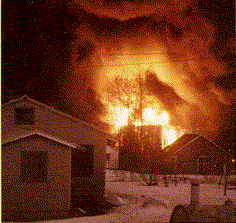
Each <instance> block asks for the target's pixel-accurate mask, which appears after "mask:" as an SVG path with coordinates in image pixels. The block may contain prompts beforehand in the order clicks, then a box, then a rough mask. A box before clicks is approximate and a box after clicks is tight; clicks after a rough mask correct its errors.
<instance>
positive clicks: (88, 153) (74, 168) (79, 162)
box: [71, 145, 94, 177]
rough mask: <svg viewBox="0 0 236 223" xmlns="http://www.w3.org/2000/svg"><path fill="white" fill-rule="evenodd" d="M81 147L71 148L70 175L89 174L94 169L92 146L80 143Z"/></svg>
mask: <svg viewBox="0 0 236 223" xmlns="http://www.w3.org/2000/svg"><path fill="white" fill-rule="evenodd" d="M80 146H81V147H82V149H79V148H76V149H72V152H71V175H72V177H82V176H90V175H92V174H93V171H94V146H93V145H80Z"/></svg>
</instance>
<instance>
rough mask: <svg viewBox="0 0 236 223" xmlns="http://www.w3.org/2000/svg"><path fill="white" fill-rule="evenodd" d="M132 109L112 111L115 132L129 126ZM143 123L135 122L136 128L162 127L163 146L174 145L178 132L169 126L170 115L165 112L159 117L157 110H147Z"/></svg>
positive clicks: (118, 108) (119, 108) (117, 108)
mask: <svg viewBox="0 0 236 223" xmlns="http://www.w3.org/2000/svg"><path fill="white" fill-rule="evenodd" d="M131 112H132V109H127V108H124V107H115V108H113V109H112V113H113V114H112V117H113V120H112V121H113V123H114V127H115V132H117V131H118V130H119V129H120V128H121V127H123V126H126V125H128V119H129V115H130V113H131ZM142 119H143V122H142V123H141V122H137V121H136V122H135V123H134V125H135V126H142V125H143V126H146V125H161V126H162V131H163V135H162V137H163V140H162V141H163V145H162V147H163V148H164V147H165V146H167V145H170V144H171V143H173V142H174V141H175V140H176V139H177V138H178V137H179V134H178V131H177V130H176V129H175V128H174V127H173V126H171V125H170V124H169V119H170V118H169V114H168V113H167V112H166V111H163V112H162V113H161V114H160V115H157V110H155V109H153V108H150V107H148V108H145V109H144V111H143V115H142Z"/></svg>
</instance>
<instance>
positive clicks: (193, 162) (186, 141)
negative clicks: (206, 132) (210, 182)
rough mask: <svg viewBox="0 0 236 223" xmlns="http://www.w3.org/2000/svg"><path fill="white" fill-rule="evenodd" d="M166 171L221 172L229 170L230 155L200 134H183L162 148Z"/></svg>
mask: <svg viewBox="0 0 236 223" xmlns="http://www.w3.org/2000/svg"><path fill="white" fill-rule="evenodd" d="M164 157H165V167H166V172H169V173H177V174H203V175H205V174H222V173H223V166H224V164H226V166H227V171H230V168H231V166H232V165H231V164H232V157H231V156H230V154H229V153H227V152H226V151H225V150H224V149H222V148H221V147H220V146H218V145H217V144H216V143H214V142H212V141H211V140H209V139H207V138H206V137H204V136H202V135H196V134H185V135H183V136H182V137H180V138H179V139H177V140H176V141H175V142H174V143H173V144H171V145H169V146H168V147H166V148H165V149H164Z"/></svg>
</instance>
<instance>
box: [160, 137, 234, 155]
mask: <svg viewBox="0 0 236 223" xmlns="http://www.w3.org/2000/svg"><path fill="white" fill-rule="evenodd" d="M201 137H202V138H203V139H205V140H207V141H208V142H210V143H211V144H213V145H214V146H215V147H216V148H218V149H219V150H221V151H222V152H224V153H225V154H227V155H228V156H230V154H229V153H228V152H227V151H225V150H224V149H222V148H221V147H220V146H219V145H217V144H216V143H214V142H213V141H211V140H210V139H208V138H206V137H205V136H203V135H196V134H185V135H183V136H182V137H180V138H179V139H177V140H176V141H175V142H174V143H172V144H171V145H169V146H168V147H166V149H165V151H164V152H166V153H168V154H169V155H170V156H173V155H175V154H176V153H178V152H180V151H181V150H183V149H184V148H185V147H186V146H187V145H189V144H192V143H193V142H195V141H196V140H198V139H199V138H201Z"/></svg>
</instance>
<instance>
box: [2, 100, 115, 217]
mask: <svg viewBox="0 0 236 223" xmlns="http://www.w3.org/2000/svg"><path fill="white" fill-rule="evenodd" d="M107 138H109V139H113V138H114V137H113V136H112V135H110V134H108V133H106V132H105V131H103V130H100V129H98V128H96V127H94V126H92V125H90V124H87V123H85V122H83V121H81V120H79V119H76V118H74V117H72V116H70V115H68V114H65V113H63V112H61V111H58V110H56V109H54V108H52V107H49V106H47V105H45V104H42V103H40V102H38V101H35V100H33V99H31V98H29V97H28V96H23V97H21V98H19V99H15V100H12V101H9V102H7V103H5V104H3V106H2V210H3V211H9V212H10V211H40V210H47V211H48V210H69V209H70V208H72V207H74V206H76V205H77V204H79V203H81V202H84V201H86V200H87V199H100V198H102V197H103V196H104V192H105V169H106V143H107ZM113 140H115V138H114V139H113Z"/></svg>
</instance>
